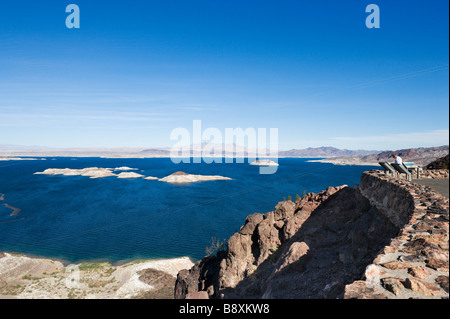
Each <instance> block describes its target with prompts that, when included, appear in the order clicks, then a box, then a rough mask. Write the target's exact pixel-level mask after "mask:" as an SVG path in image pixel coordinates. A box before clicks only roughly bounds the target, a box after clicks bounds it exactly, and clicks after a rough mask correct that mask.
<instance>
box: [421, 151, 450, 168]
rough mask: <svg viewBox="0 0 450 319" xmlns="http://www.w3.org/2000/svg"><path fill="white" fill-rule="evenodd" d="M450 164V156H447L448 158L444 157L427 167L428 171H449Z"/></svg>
mask: <svg viewBox="0 0 450 319" xmlns="http://www.w3.org/2000/svg"><path fill="white" fill-rule="evenodd" d="M449 162H450V154H447V155H446V156H443V157H441V158H438V159H437V160H435V161H433V162H431V163H430V164H428V165H427V166H426V169H430V170H431V169H432V170H435V169H445V170H448V169H449Z"/></svg>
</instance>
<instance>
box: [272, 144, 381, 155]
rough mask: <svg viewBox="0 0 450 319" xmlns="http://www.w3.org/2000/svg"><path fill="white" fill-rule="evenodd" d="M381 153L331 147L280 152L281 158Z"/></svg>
mask: <svg viewBox="0 0 450 319" xmlns="http://www.w3.org/2000/svg"><path fill="white" fill-rule="evenodd" d="M379 152H380V151H373V150H372V151H368V150H347V149H343V150H341V149H338V148H335V147H330V146H323V147H308V148H304V149H292V150H289V151H280V152H278V155H279V156H280V157H337V156H353V155H369V154H377V153H379Z"/></svg>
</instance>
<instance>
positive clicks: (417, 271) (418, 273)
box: [408, 266, 430, 279]
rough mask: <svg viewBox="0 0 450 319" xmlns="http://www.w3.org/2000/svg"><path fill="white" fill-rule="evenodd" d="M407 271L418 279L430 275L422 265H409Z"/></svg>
mask: <svg viewBox="0 0 450 319" xmlns="http://www.w3.org/2000/svg"><path fill="white" fill-rule="evenodd" d="M408 273H409V274H410V275H411V276H414V277H416V278H420V279H425V278H427V277H428V276H429V275H430V271H429V270H428V269H427V267H424V266H417V267H411V268H409V269H408Z"/></svg>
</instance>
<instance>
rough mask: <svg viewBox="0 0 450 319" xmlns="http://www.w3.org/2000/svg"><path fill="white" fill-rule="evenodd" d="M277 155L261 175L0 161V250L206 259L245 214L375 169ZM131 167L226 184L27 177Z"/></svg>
mask: <svg viewBox="0 0 450 319" xmlns="http://www.w3.org/2000/svg"><path fill="white" fill-rule="evenodd" d="M307 160H309V159H304V158H301V159H299V158H281V159H279V164H280V166H279V167H278V171H277V172H276V173H275V174H272V175H261V174H259V167H258V166H252V165H249V164H248V163H247V161H246V162H245V163H242V164H237V163H233V164H226V163H223V164H217V163H213V164H206V163H201V164H193V163H192V164H184V163H181V164H174V163H172V161H171V160H170V159H169V158H147V159H105V158H46V160H37V161H28V160H25V161H6V162H0V193H4V194H5V200H4V201H0V204H5V203H7V204H8V205H11V206H14V207H17V208H20V209H21V211H20V212H19V213H18V214H17V215H16V216H10V214H11V212H12V210H11V209H9V208H7V207H5V206H4V205H0V251H10V252H18V253H24V254H30V255H37V256H43V257H50V258H58V259H62V260H65V261H67V262H71V263H75V262H81V261H88V260H89V261H92V260H97V261H98V260H104V261H110V262H119V261H127V260H132V259H153V258H172V257H180V256H189V257H191V258H192V259H193V260H194V261H195V260H198V259H201V258H202V257H203V256H204V255H205V248H206V247H207V246H209V245H210V242H211V238H212V237H216V238H218V239H227V238H229V237H230V236H231V235H232V234H233V233H234V232H236V231H238V230H239V227H240V226H241V225H243V223H244V222H245V218H246V216H247V215H249V214H252V213H254V212H260V213H265V212H268V211H271V210H273V209H274V207H275V205H276V204H277V203H278V202H279V201H281V200H283V197H287V196H288V195H291V196H292V198H294V196H295V194H299V195H301V194H302V192H303V191H306V192H315V193H317V192H320V191H322V190H324V189H326V188H327V187H328V186H339V185H343V184H347V185H349V186H353V185H355V184H359V181H360V177H361V173H362V172H363V171H366V170H369V169H374V167H373V166H335V165H332V164H324V163H314V162H307ZM121 166H128V167H132V168H137V169H138V170H136V171H133V172H136V173H139V174H143V175H145V176H156V177H159V178H162V177H165V176H167V175H170V174H172V173H174V172H176V171H184V172H187V173H190V174H202V175H221V176H226V177H230V178H233V180H223V181H209V182H198V183H191V184H182V185H180V184H178V185H177V184H169V183H165V182H161V181H157V180H145V179H142V178H137V179H118V178H116V177H106V178H98V179H91V178H89V177H84V176H62V175H58V176H49V175H34V174H33V173H35V172H40V171H43V170H45V169H47V168H86V167H105V168H114V167H121Z"/></svg>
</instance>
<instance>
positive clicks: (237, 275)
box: [175, 186, 398, 298]
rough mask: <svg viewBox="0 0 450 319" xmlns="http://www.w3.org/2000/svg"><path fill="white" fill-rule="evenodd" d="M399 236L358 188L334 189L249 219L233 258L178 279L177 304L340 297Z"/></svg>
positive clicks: (232, 244)
mask: <svg viewBox="0 0 450 319" xmlns="http://www.w3.org/2000/svg"><path fill="white" fill-rule="evenodd" d="M397 232H398V227H396V226H395V225H393V224H392V223H391V222H390V221H389V220H388V219H387V218H385V217H383V215H382V214H380V213H379V212H378V211H377V209H376V208H374V207H372V206H371V205H370V203H369V201H368V200H367V199H366V198H365V197H363V196H362V195H361V194H360V192H359V191H358V189H357V188H352V187H347V186H341V187H336V188H334V187H330V188H328V189H327V190H325V191H323V192H321V193H318V194H313V193H310V194H307V195H306V196H305V197H304V198H302V199H301V200H298V201H297V202H296V203H293V202H291V201H285V202H280V203H279V204H278V205H277V206H276V207H275V210H274V211H272V212H268V213H266V214H259V213H255V214H252V215H250V216H248V217H247V220H246V222H245V224H244V226H242V227H241V229H240V231H239V232H238V233H235V234H234V235H233V236H232V237H231V238H230V239H229V240H228V243H227V250H226V251H224V252H220V253H219V254H217V255H216V256H212V257H207V258H204V259H203V260H201V261H199V262H197V263H196V264H195V266H194V267H193V268H191V269H190V270H183V271H181V272H180V273H179V274H178V278H177V283H176V286H175V298H184V297H185V296H186V295H187V294H189V293H193V292H196V291H198V290H205V291H207V292H208V293H209V295H210V297H211V298H339V297H342V296H343V294H344V287H345V285H346V284H348V283H351V282H353V281H354V280H356V279H359V278H360V277H361V274H362V273H363V272H364V269H365V266H366V265H367V264H369V263H370V261H371V260H372V259H373V257H374V256H375V254H376V252H377V251H378V250H379V249H380V248H381V247H383V246H384V245H386V244H387V240H388V239H389V238H391V237H392V236H393V235H394V234H396V233H397Z"/></svg>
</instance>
